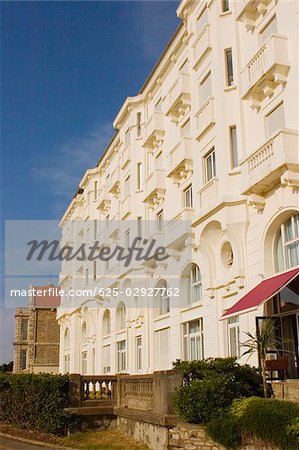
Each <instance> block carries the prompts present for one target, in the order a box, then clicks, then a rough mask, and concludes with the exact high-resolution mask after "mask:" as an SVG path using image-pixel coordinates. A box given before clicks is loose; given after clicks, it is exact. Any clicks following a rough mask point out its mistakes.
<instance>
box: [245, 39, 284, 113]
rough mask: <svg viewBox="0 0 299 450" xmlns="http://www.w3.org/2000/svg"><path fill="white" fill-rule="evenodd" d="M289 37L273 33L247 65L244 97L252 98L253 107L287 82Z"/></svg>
mask: <svg viewBox="0 0 299 450" xmlns="http://www.w3.org/2000/svg"><path fill="white" fill-rule="evenodd" d="M289 68H290V65H289V59H288V39H287V37H285V36H281V35H278V34H273V35H272V36H271V37H270V38H269V39H268V40H267V41H266V42H265V44H264V45H263V46H262V47H261V48H260V49H259V51H258V52H257V53H256V54H255V55H254V57H253V58H252V59H251V60H250V61H249V63H248V64H247V65H246V67H245V69H244V71H243V73H242V87H243V89H242V98H243V99H244V100H250V103H251V108H252V109H259V108H260V107H261V102H262V101H263V100H264V99H265V98H266V97H269V96H271V95H272V94H273V92H274V89H275V88H276V87H277V86H278V85H280V84H285V83H286V81H287V75H288V72H289Z"/></svg>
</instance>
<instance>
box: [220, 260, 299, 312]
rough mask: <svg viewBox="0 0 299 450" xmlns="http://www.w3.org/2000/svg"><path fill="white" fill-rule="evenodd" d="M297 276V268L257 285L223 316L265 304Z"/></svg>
mask: <svg viewBox="0 0 299 450" xmlns="http://www.w3.org/2000/svg"><path fill="white" fill-rule="evenodd" d="M298 274H299V268H298V267H297V269H293V270H289V271H288V272H284V273H281V274H280V275H275V277H271V278H268V279H267V280H263V281H262V282H261V283H259V284H258V285H257V286H255V288H253V289H252V290H251V291H249V292H248V293H247V294H246V295H244V297H242V298H241V300H239V301H238V302H237V303H236V304H235V305H234V306H232V307H231V308H229V309H228V310H227V311H226V312H225V313H224V314H223V317H224V316H230V315H232V314H237V313H240V312H241V311H244V310H247V309H251V308H254V307H257V306H259V305H260V304H261V303H264V302H266V301H267V300H269V299H270V298H272V297H273V296H274V295H275V294H278V292H280V291H281V290H282V289H283V288H284V287H285V286H286V285H287V284H288V283H290V282H291V281H292V280H293V279H294V278H296V276H297V275H298Z"/></svg>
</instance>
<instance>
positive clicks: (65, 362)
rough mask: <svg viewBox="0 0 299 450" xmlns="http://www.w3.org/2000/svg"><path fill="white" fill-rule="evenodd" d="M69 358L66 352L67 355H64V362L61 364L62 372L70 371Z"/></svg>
mask: <svg viewBox="0 0 299 450" xmlns="http://www.w3.org/2000/svg"><path fill="white" fill-rule="evenodd" d="M70 359H71V356H70V355H69V354H68V355H64V362H63V365H64V370H63V371H64V373H69V372H70Z"/></svg>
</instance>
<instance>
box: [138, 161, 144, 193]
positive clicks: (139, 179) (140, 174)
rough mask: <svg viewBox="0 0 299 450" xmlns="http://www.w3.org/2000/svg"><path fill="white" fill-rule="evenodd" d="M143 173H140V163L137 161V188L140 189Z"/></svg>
mask: <svg viewBox="0 0 299 450" xmlns="http://www.w3.org/2000/svg"><path fill="white" fill-rule="evenodd" d="M142 175H143V173H142V163H141V162H138V163H137V190H138V191H140V189H142V182H143V176H142Z"/></svg>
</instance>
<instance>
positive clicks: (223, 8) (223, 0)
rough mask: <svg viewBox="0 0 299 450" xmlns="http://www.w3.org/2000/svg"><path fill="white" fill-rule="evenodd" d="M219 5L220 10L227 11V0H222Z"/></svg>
mask: <svg viewBox="0 0 299 450" xmlns="http://www.w3.org/2000/svg"><path fill="white" fill-rule="evenodd" d="M221 7H222V12H227V11H229V0H222V1H221Z"/></svg>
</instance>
